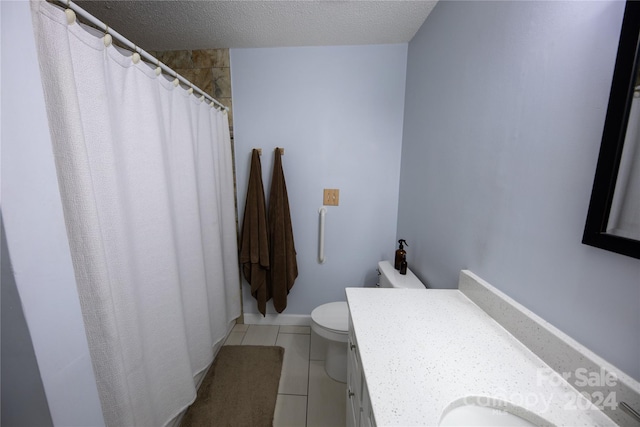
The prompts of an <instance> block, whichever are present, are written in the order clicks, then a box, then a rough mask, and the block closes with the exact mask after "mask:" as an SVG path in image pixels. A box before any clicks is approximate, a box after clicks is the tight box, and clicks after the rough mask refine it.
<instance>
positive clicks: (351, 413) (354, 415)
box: [346, 372, 361, 427]
mask: <svg viewBox="0 0 640 427" xmlns="http://www.w3.org/2000/svg"><path fill="white" fill-rule="evenodd" d="M353 381H354V380H353V375H352V372H347V396H346V398H347V427H359V424H360V413H361V408H360V401H359V396H357V395H356V394H355V392H354V391H353V390H355V384H354V382H353Z"/></svg>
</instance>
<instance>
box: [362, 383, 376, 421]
mask: <svg viewBox="0 0 640 427" xmlns="http://www.w3.org/2000/svg"><path fill="white" fill-rule="evenodd" d="M362 378H363V379H362V415H361V417H360V427H375V425H376V424H375V422H374V420H373V410H372V409H371V399H370V398H369V389H368V388H367V381H366V380H365V379H364V376H363V377H362Z"/></svg>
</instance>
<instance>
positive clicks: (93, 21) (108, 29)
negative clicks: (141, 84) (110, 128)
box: [47, 0, 229, 111]
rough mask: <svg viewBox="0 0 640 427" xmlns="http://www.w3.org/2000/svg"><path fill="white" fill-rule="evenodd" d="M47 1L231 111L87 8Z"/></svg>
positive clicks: (67, 0)
mask: <svg viewBox="0 0 640 427" xmlns="http://www.w3.org/2000/svg"><path fill="white" fill-rule="evenodd" d="M47 1H49V2H51V3H55V4H57V5H59V6H62V7H65V8H67V9H71V10H72V11H73V12H75V13H76V14H78V15H80V17H82V18H83V19H86V20H87V21H89V22H90V23H91V24H93V25H95V26H97V27H98V29H99V30H101V31H103V32H104V33H105V34H108V35H110V36H111V37H112V38H114V39H115V40H117V41H118V42H120V43H122V44H123V45H124V46H126V47H127V48H129V49H131V50H132V51H133V52H135V53H137V54H138V55H140V56H141V57H142V58H144V59H146V60H147V61H149V62H150V63H152V64H155V65H156V66H158V67H160V69H161V70H162V71H164V72H165V73H167V74H169V75H170V76H172V77H175V78H176V79H177V80H178V81H179V82H182V83H184V84H185V85H187V86H189V87H190V88H191V89H192V90H193V91H194V92H198V93H199V94H200V95H202V96H203V97H204V98H206V99H208V100H210V101H211V102H212V103H215V104H216V105H218V106H219V107H220V108H221V109H223V110H225V111H229V107H227V106H225V105H223V104H221V103H220V102H219V101H218V100H217V99H215V98H214V97H212V96H211V95H209V94H208V93H206V92H205V91H203V90H202V89H200V88H199V87H197V86H196V85H194V84H193V83H191V82H190V81H189V80H187V79H185V78H184V77H182V76H181V75H180V74H178V73H177V72H176V71H174V70H173V69H171V68H169V67H168V66H167V65H165V64H164V63H162V62H160V61H159V60H158V58H155V57H154V56H153V55H151V54H149V53H147V52H146V51H145V50H144V49H142V48H140V47H138V45H136V44H134V43H132V42H131V41H129V39H127V38H126V37H125V36H123V35H122V34H120V33H118V32H117V31H116V30H114V29H113V28H111V27H109V26H108V25H107V24H105V23H104V22H102V21H101V20H99V19H98V18H96V17H95V16H93V15H92V14H90V13H89V12H87V11H86V10H84V9H83V8H81V7H80V6H78V5H77V4H75V3H74V2H72V1H71V0H47Z"/></svg>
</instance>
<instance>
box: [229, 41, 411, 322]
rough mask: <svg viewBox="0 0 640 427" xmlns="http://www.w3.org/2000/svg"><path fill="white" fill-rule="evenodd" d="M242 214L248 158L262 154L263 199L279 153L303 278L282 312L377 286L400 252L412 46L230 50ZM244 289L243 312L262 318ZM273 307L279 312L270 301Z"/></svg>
mask: <svg viewBox="0 0 640 427" xmlns="http://www.w3.org/2000/svg"><path fill="white" fill-rule="evenodd" d="M230 56H231V73H232V74H231V81H232V85H233V86H232V92H233V112H234V136H235V153H236V175H237V186H238V210H239V217H240V221H242V214H243V212H244V205H245V203H244V202H245V194H246V190H247V180H248V177H249V170H248V168H249V162H250V153H251V149H252V148H253V147H256V148H258V147H261V148H262V149H263V155H262V170H263V181H264V186H265V193H267V197H268V190H269V188H270V182H271V171H272V167H273V153H272V151H273V149H274V148H275V147H276V146H281V147H284V148H285V155H284V157H283V166H284V173H285V178H286V180H287V189H288V192H289V203H290V205H291V216H292V221H293V232H294V236H295V244H296V249H297V252H298V257H297V260H298V270H299V276H298V279H297V281H296V283H295V286H294V287H293V289H292V290H291V293H290V294H289V300H288V307H287V309H286V311H285V312H284V314H307V315H308V314H310V313H311V311H312V310H313V309H314V308H315V307H317V306H318V305H320V304H322V303H325V302H329V301H337V300H344V299H345V296H344V288H345V287H347V286H363V285H373V284H374V283H375V282H376V277H377V276H376V273H375V268H376V264H377V262H378V261H380V260H383V259H387V258H389V257H390V256H391V255H392V254H393V251H394V244H395V234H396V223H397V207H398V182H399V177H400V154H401V143H402V120H403V106H404V90H405V76H406V63H407V45H406V44H400V45H377V46H340V47H301V48H272V49H232V50H231V52H230ZM324 188H338V189H340V205H339V206H337V207H328V213H327V216H326V262H325V263H324V264H322V265H321V264H318V262H317V255H318V250H317V248H318V208H319V207H320V206H322V191H323V189H324ZM248 289H249V285H248V284H247V283H246V282H245V283H244V284H243V291H244V293H243V298H244V312H245V313H257V312H258V311H257V308H256V305H255V300H254V299H253V298H252V297H251V295H250V292H249V291H248ZM268 309H269V310H270V312H271V313H274V311H273V306H272V305H271V303H269V304H268Z"/></svg>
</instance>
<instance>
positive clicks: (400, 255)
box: [393, 239, 409, 270]
mask: <svg viewBox="0 0 640 427" xmlns="http://www.w3.org/2000/svg"><path fill="white" fill-rule="evenodd" d="M398 243H400V247H399V248H398V250H396V259H395V262H394V264H393V266H394V267H395V269H396V270H400V263H402V260H403V259H404V258H405V257H406V256H407V251H405V250H404V245H407V241H406V240H404V239H400V240H398ZM407 246H409V245H407Z"/></svg>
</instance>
